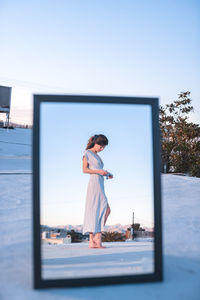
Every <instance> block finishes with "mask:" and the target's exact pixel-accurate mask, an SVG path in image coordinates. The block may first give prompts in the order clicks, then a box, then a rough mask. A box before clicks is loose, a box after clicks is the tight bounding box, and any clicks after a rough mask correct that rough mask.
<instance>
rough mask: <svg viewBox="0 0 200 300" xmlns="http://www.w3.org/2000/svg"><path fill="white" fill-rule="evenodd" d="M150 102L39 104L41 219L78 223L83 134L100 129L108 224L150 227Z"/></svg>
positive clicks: (82, 180)
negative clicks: (106, 176) (103, 141)
mask: <svg viewBox="0 0 200 300" xmlns="http://www.w3.org/2000/svg"><path fill="white" fill-rule="evenodd" d="M151 130H152V128H151V107H150V106H149V105H132V104H131V105H125V104H114V105H113V104H98V103H97V104H78V103H76V104H74V103H72V104H71V103H65V104H63V103H56V104H52V103H42V109H41V135H40V143H41V153H40V155H41V160H40V165H41V173H40V174H41V175H40V176H41V182H40V184H41V185H40V188H41V224H47V225H66V224H73V225H78V224H82V223H83V217H84V208H85V200H86V192H87V185H88V181H89V176H90V175H89V174H84V173H83V172H82V155H83V152H84V150H85V148H86V145H87V142H88V139H89V138H90V136H92V135H94V134H100V133H102V134H104V135H106V136H107V138H108V140H109V144H108V145H107V146H106V147H105V149H104V150H103V151H101V152H99V155H100V157H101V158H102V160H103V162H104V169H105V170H108V171H110V172H111V173H112V174H113V175H114V177H113V179H108V180H106V179H104V184H105V193H106V195H107V198H108V202H109V204H110V207H111V210H112V213H111V214H110V216H109V219H108V221H107V225H113V224H117V223H121V224H123V225H125V224H130V223H131V222H132V212H134V213H135V222H140V223H141V224H144V225H146V226H153V218H154V215H153V191H152V187H153V181H152V180H153V179H152V178H153V170H152V132H151Z"/></svg>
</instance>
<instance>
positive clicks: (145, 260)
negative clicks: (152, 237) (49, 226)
mask: <svg viewBox="0 0 200 300" xmlns="http://www.w3.org/2000/svg"><path fill="white" fill-rule="evenodd" d="M102 244H103V246H105V247H107V248H105V249H95V248H93V249H92V248H88V242H87V243H71V244H67V245H65V244H60V245H49V244H42V278H43V279H61V278H63V279H64V278H81V277H98V276H119V275H135V274H147V273H153V272H154V251H153V248H154V243H153V242H142V241H131V242H104V243H102Z"/></svg>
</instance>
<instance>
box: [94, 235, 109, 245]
mask: <svg viewBox="0 0 200 300" xmlns="http://www.w3.org/2000/svg"><path fill="white" fill-rule="evenodd" d="M93 241H94V243H95V245H96V246H95V248H106V247H104V246H103V245H102V243H101V234H96V235H95V237H94V238H93Z"/></svg>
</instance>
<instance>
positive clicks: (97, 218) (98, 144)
mask: <svg viewBox="0 0 200 300" xmlns="http://www.w3.org/2000/svg"><path fill="white" fill-rule="evenodd" d="M106 145H108V139H107V137H106V136H105V135H103V134H99V135H97V134H95V135H94V136H92V137H91V138H90V139H89V140H88V144H87V147H86V150H85V151H84V153H83V173H88V174H90V180H89V183H88V188H87V195H86V203H85V214H84V222H83V234H85V233H86V232H89V235H90V240H89V248H106V247H104V246H102V243H101V231H103V229H104V225H105V223H106V220H107V218H108V216H109V214H110V212H111V209H110V206H109V204H108V199H107V197H106V195H105V191H104V176H105V175H106V174H108V173H109V172H107V170H103V166H104V163H103V161H102V159H101V158H100V156H99V155H98V154H97V153H98V152H100V151H102V150H103V149H104V148H105V147H106ZM108 178H113V175H112V174H111V175H108Z"/></svg>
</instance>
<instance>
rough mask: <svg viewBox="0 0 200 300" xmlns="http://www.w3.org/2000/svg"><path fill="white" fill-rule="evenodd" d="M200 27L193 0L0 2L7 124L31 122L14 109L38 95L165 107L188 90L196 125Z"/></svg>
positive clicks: (0, 75)
mask: <svg viewBox="0 0 200 300" xmlns="http://www.w3.org/2000/svg"><path fill="white" fill-rule="evenodd" d="M199 28H200V2H199V1H194V0H187V1H185V0H179V1H176V0H171V1H169V0H168V1H153V0H149V1H134V0H130V1H128V0H127V1H117V0H112V1H111V0H101V1H97V0H90V1H87V0H84V1H82V0H80V1H76V0H73V1H67V0H60V1H51V0H48V1H45V0H44V1H37V0H34V1H10V0H5V1H4V0H1V1H0V36H1V48H0V65H1V68H0V84H2V85H11V86H13V94H12V115H11V117H12V118H11V120H12V121H14V120H15V118H17V116H18V118H19V120H21V122H22V121H23V120H26V121H27V120H28V119H30V115H28V113H27V112H26V111H25V110H24V111H23V114H24V115H22V114H20V109H24V108H26V109H30V108H31V107H32V98H31V93H34V92H38V91H40V92H54V93H71V92H73V93H86V94H87V93H89V94H113V95H130V96H159V97H160V102H161V104H165V103H169V102H171V101H173V100H177V97H178V94H179V93H180V92H181V91H186V90H189V91H191V98H192V100H193V105H194V107H195V113H194V114H192V120H193V121H194V122H198V123H200V102H199V97H200V85H199V82H200V73H199V70H200V60H199V53H200V47H199V45H200V34H199ZM17 108H18V110H17ZM21 111H22V110H21Z"/></svg>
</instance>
